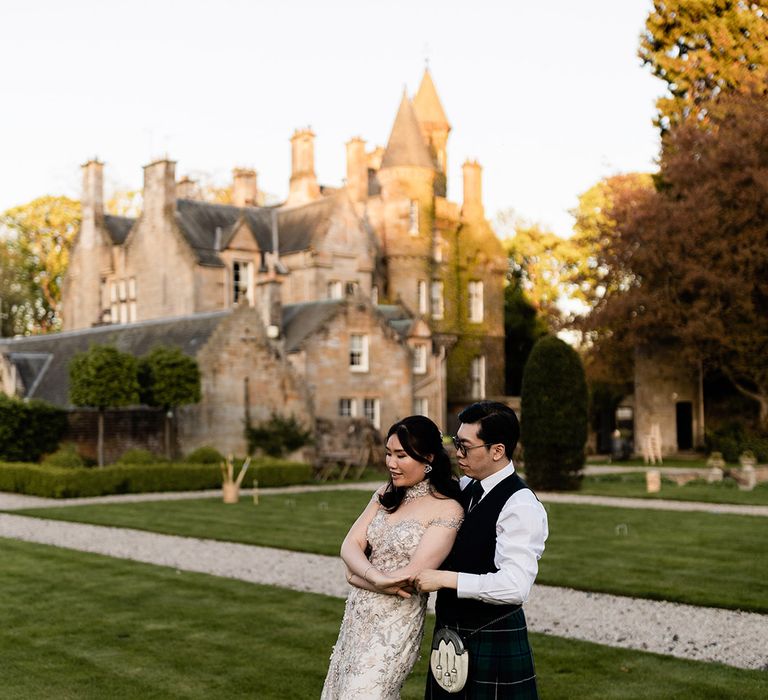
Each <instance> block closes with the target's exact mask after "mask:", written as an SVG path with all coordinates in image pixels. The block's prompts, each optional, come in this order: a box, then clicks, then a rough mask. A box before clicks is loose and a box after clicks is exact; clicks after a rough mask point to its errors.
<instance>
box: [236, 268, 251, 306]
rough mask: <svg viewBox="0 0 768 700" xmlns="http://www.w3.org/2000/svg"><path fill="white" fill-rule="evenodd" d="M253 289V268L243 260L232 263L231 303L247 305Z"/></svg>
mask: <svg viewBox="0 0 768 700" xmlns="http://www.w3.org/2000/svg"><path fill="white" fill-rule="evenodd" d="M252 289H253V266H252V265H251V263H249V262H245V261H243V260H235V262H233V263H232V302H233V303H234V304H248V303H250V301H251V297H252Z"/></svg>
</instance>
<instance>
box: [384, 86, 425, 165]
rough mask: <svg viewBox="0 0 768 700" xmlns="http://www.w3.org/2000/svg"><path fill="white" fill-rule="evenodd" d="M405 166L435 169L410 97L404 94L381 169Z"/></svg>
mask: <svg viewBox="0 0 768 700" xmlns="http://www.w3.org/2000/svg"><path fill="white" fill-rule="evenodd" d="M403 165H415V166H419V167H422V168H433V167H434V165H433V163H432V158H431V157H430V155H429V151H428V150H427V146H426V144H425V143H424V137H423V136H422V134H421V128H420V127H419V121H418V119H417V118H416V112H414V111H413V104H412V103H411V101H410V100H409V99H408V95H406V94H405V92H403V99H402V100H401V101H400V108H399V109H398V110H397V116H396V117H395V123H394V125H393V126H392V133H391V134H390V135H389V142H388V143H387V148H386V150H385V151H384V157H383V158H382V159H381V167H382V169H383V168H394V167H397V166H403Z"/></svg>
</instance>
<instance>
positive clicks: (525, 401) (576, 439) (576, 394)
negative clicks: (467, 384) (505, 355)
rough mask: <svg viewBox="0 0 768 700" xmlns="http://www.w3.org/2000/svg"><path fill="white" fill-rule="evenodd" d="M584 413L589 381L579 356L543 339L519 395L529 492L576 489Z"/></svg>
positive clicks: (535, 349) (555, 340)
mask: <svg viewBox="0 0 768 700" xmlns="http://www.w3.org/2000/svg"><path fill="white" fill-rule="evenodd" d="M587 410H588V408H587V382H586V378H585V376H584V368H583V366H582V364H581V359H580V358H579V355H578V353H577V352H576V351H575V350H574V349H573V348H572V347H571V346H570V345H568V344H567V343H564V342H563V341H562V340H560V339H559V338H555V337H553V336H548V337H546V338H542V339H541V340H540V341H538V342H537V343H536V345H535V346H534V347H533V350H532V351H531V354H530V356H529V358H528V362H527V364H526V366H525V371H524V372H523V386H522V395H521V421H520V428H521V431H520V437H521V442H522V444H523V455H524V460H525V477H526V481H527V482H528V483H529V484H530V485H531V486H532V487H533V488H537V489H543V490H573V489H577V488H578V486H579V482H580V480H581V475H580V471H581V469H582V467H583V466H584V446H585V444H586V441H587V415H588V414H587Z"/></svg>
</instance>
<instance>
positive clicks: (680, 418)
mask: <svg viewBox="0 0 768 700" xmlns="http://www.w3.org/2000/svg"><path fill="white" fill-rule="evenodd" d="M676 409H677V411H676V412H677V449H678V450H692V449H693V403H691V402H690V401H678V402H677V405H676Z"/></svg>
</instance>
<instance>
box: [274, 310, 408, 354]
mask: <svg viewBox="0 0 768 700" xmlns="http://www.w3.org/2000/svg"><path fill="white" fill-rule="evenodd" d="M353 301H354V299H353V298H346V299H322V300H321V301H308V302H304V303H301V304H286V305H285V306H284V307H283V337H284V339H285V350H286V352H289V353H291V352H297V351H298V350H300V349H301V346H302V344H303V343H304V341H305V340H307V338H309V337H310V336H312V335H314V334H315V333H317V332H318V331H320V330H321V329H322V328H323V326H325V325H326V324H327V323H328V322H329V321H330V320H331V319H332V318H333V317H334V316H335V315H336V314H337V313H338V312H339V311H340V310H341V309H342V308H344V306H345V305H346V304H348V303H352V302H353ZM372 308H373V312H374V314H375V315H377V316H378V317H379V320H380V321H383V322H384V324H386V325H387V326H389V327H390V328H391V329H392V330H394V331H395V332H396V333H397V335H398V336H399V337H400V339H401V340H404V339H406V338H407V337H408V335H409V334H410V332H411V328H412V327H413V324H414V323H415V320H414V319H413V318H411V317H410V316H409V315H408V312H407V311H406V310H405V309H404V308H403V307H402V306H400V305H396V304H391V305H381V306H374V307H372Z"/></svg>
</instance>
